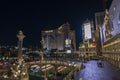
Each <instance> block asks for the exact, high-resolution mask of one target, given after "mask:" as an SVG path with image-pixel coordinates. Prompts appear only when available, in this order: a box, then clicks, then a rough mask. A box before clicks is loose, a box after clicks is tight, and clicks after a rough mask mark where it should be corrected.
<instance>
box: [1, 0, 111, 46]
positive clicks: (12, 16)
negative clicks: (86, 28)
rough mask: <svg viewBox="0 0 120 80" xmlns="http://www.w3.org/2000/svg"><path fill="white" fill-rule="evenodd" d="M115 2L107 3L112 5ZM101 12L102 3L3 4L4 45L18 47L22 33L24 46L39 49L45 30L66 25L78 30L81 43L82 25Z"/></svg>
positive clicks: (46, 2) (2, 37) (2, 39)
mask: <svg viewBox="0 0 120 80" xmlns="http://www.w3.org/2000/svg"><path fill="white" fill-rule="evenodd" d="M111 1H112V0H109V1H108V2H107V3H108V4H110V3H111ZM108 6H109V5H108ZM95 7H96V8H95ZM99 11H103V2H102V1H101V0H94V1H88V0H83V1H81V2H80V1H76V2H75V1H74V2H72V1H39V2H35V1H34V2H32V1H31V2H30V1H29V2H18V1H16V2H11V1H10V2H2V5H1V13H0V17H1V18H0V27H1V30H0V34H1V35H0V37H1V40H0V45H16V44H17V41H18V39H17V37H16V35H17V33H18V31H19V30H22V31H23V33H24V34H25V35H26V38H25V39H24V43H23V45H24V46H29V45H34V46H39V44H40V39H41V31H42V30H46V29H54V28H57V27H59V26H61V25H62V24H64V23H66V22H69V23H70V27H71V29H73V30H75V31H76V37H77V41H76V42H77V43H78V42H80V41H81V40H82V38H81V37H82V35H81V31H82V30H81V25H82V23H83V22H84V21H85V20H86V19H87V18H88V19H90V20H92V19H93V20H94V14H95V12H99Z"/></svg>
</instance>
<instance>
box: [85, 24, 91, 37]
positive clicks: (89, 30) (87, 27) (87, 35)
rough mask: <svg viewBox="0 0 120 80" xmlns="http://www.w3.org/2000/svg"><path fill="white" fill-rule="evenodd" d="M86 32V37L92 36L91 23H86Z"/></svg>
mask: <svg viewBox="0 0 120 80" xmlns="http://www.w3.org/2000/svg"><path fill="white" fill-rule="evenodd" d="M84 32H85V39H91V38H92V34H91V26H90V23H86V24H84Z"/></svg>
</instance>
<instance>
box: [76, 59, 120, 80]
mask: <svg viewBox="0 0 120 80" xmlns="http://www.w3.org/2000/svg"><path fill="white" fill-rule="evenodd" d="M103 64H104V65H103V67H98V65H97V61H89V62H87V63H85V66H86V67H85V69H83V70H81V71H79V72H78V74H77V76H76V77H75V80H81V79H80V77H82V78H83V80H120V70H118V69H116V68H115V67H113V66H111V65H110V64H109V63H107V62H103Z"/></svg>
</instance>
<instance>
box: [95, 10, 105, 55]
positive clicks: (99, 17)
mask: <svg viewBox="0 0 120 80" xmlns="http://www.w3.org/2000/svg"><path fill="white" fill-rule="evenodd" d="M104 16H105V12H96V13H95V24H96V30H95V41H96V52H97V54H98V55H102V53H101V47H102V42H103V41H102V39H101V38H100V35H102V33H101V32H100V30H101V28H102V25H103V22H104Z"/></svg>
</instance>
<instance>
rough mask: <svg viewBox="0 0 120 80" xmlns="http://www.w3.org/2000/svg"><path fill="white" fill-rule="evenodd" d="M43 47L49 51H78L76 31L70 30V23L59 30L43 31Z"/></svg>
mask: <svg viewBox="0 0 120 80" xmlns="http://www.w3.org/2000/svg"><path fill="white" fill-rule="evenodd" d="M42 45H43V48H46V49H47V50H51V49H57V50H66V49H72V50H76V43H75V31H74V30H70V24H69V23H65V24H63V25H61V26H60V27H58V28H57V29H53V30H46V31H42Z"/></svg>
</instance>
